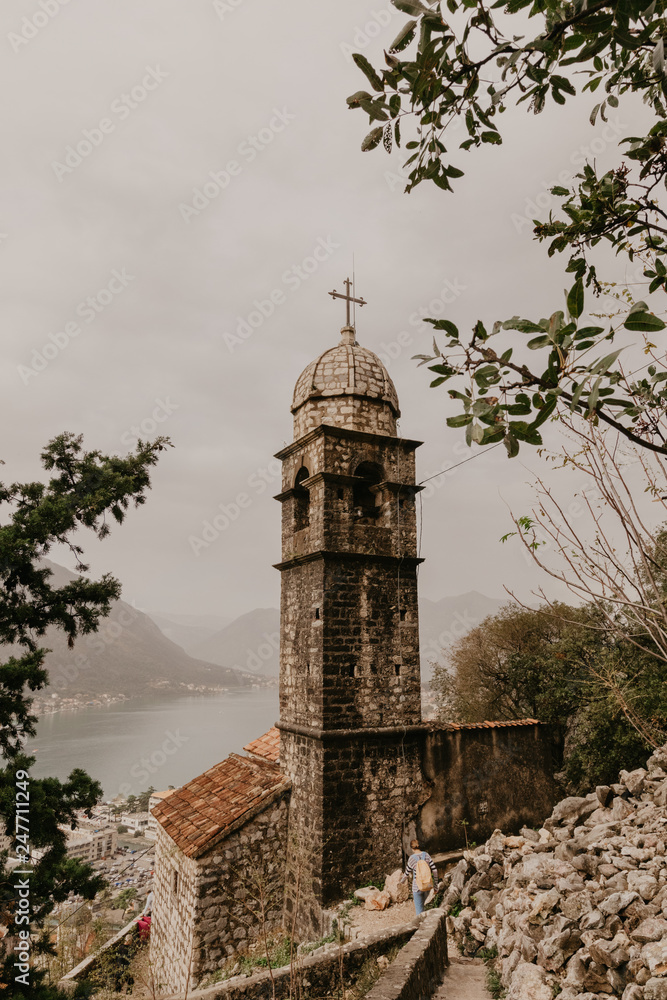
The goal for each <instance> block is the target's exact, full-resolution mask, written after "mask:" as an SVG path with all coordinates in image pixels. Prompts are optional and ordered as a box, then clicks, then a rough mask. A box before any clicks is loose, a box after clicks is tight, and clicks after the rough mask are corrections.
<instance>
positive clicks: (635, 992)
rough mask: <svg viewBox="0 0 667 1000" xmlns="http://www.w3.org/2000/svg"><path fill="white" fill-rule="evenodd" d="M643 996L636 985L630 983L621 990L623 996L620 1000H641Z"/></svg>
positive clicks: (641, 990)
mask: <svg viewBox="0 0 667 1000" xmlns="http://www.w3.org/2000/svg"><path fill="white" fill-rule="evenodd" d="M643 996H644V990H643V989H642V987H641V986H638V985H637V983H630V985H629V986H626V987H625V989H624V990H623V996H622V998H621V1000H642V998H643Z"/></svg>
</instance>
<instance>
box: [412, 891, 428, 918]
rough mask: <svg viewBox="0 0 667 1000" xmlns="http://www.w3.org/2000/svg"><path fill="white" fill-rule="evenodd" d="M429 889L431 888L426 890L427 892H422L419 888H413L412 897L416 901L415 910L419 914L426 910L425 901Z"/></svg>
mask: <svg viewBox="0 0 667 1000" xmlns="http://www.w3.org/2000/svg"><path fill="white" fill-rule="evenodd" d="M429 891H430V890H428V889H427V890H426V892H420V890H419V889H413V890H412V898H413V899H414V901H415V912H416V913H417V914H420V913H423V912H424V903H425V902H426V897H427V896H428V894H429Z"/></svg>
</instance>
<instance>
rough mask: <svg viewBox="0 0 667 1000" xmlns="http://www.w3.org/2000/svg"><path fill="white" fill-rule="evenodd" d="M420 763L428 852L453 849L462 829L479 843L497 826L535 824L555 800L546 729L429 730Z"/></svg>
mask: <svg viewBox="0 0 667 1000" xmlns="http://www.w3.org/2000/svg"><path fill="white" fill-rule="evenodd" d="M422 767H423V775H424V780H425V781H426V782H427V783H428V784H429V785H430V788H431V795H430V798H429V799H428V801H427V802H426V803H425V805H424V806H423V807H422V809H421V811H420V816H419V824H418V831H419V837H420V842H421V844H422V847H424V849H426V850H428V851H430V852H431V853H437V852H439V851H449V850H454V849H456V848H458V847H460V846H461V845H462V844H464V843H465V838H466V834H467V837H468V840H469V841H475V842H476V843H481V842H482V841H484V840H486V839H487V837H489V836H490V835H491V834H492V833H493V831H494V829H496V828H500V829H502V830H505V831H506V832H507V833H518V831H519V830H520V828H521V827H522V826H534V825H535V824H537V825H538V826H539V825H541V822H542V819H543V818H544V816H547V815H548V814H549V812H550V811H551V809H552V807H553V805H554V803H555V802H556V801H557V799H558V790H557V787H556V784H555V782H554V780H553V774H554V771H555V770H557V760H556V759H555V753H554V746H553V740H552V736H551V730H550V727H549V726H542V725H523V726H499V727H494V728H488V729H486V728H484V729H482V728H480V729H476V728H475V729H473V728H465V727H464V728H462V729H458V730H449V729H431V730H430V731H428V732H427V733H426V734H425V740H424V752H423V761H422ZM464 820H465V821H466V824H467V826H465V827H464V825H463V821H464Z"/></svg>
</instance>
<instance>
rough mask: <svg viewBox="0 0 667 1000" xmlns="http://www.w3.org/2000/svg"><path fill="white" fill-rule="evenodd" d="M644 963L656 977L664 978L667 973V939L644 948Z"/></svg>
mask: <svg viewBox="0 0 667 1000" xmlns="http://www.w3.org/2000/svg"><path fill="white" fill-rule="evenodd" d="M642 961H643V962H644V965H646V966H648V968H649V969H650V971H651V972H652V973H653V975H654V976H655V975H656V974H657V975H659V976H664V975H665V973H666V972H667V939H665V940H663V941H654V942H653V943H651V944H645V945H644V947H643V948H642Z"/></svg>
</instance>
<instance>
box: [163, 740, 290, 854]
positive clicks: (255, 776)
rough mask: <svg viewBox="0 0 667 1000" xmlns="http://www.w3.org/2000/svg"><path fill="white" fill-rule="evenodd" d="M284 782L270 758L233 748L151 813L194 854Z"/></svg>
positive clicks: (284, 786)
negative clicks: (213, 765) (243, 753)
mask: <svg viewBox="0 0 667 1000" xmlns="http://www.w3.org/2000/svg"><path fill="white" fill-rule="evenodd" d="M289 787H290V782H289V781H288V780H287V779H286V778H285V776H284V775H283V774H281V771H280V768H279V767H278V766H277V765H276V764H273V763H270V762H269V761H266V760H260V759H258V758H256V757H255V758H252V757H241V756H240V755H239V754H235V753H233V754H230V755H229V757H227V759H226V760H223V761H222V762H221V763H220V764H216V765H215V767H211V768H209V770H208V771H204V773H203V774H200V775H199V777H197V778H193V779H192V781H188V783H187V784H185V785H183V786H182V787H181V788H177V789H175V790H174V792H173V793H172V794H171V795H170V796H169V797H168V798H166V799H163V800H162V802H159V803H158V804H157V805H156V806H155V809H154V810H153V815H154V816H155V818H156V820H157V821H158V823H159V824H160V825H161V826H162V827H163V828H164V830H165V831H166V832H167V833H168V834H169V836H170V837H171V839H172V840H173V841H174V842H175V843H176V845H177V846H178V847H180V849H181V850H182V851H183V853H184V854H187V856H188V857H190V858H195V857H197V856H198V855H199V854H202V853H203V852H204V851H205V850H206V849H207V848H209V847H211V846H212V845H213V843H215V842H216V841H217V840H220V839H222V837H223V836H225V834H226V833H227V832H229V831H230V828H231V827H232V826H234V825H235V824H236V823H237V821H239V820H242V819H243V818H244V817H245V818H246V819H249V818H250V816H251V815H254V814H255V812H258V811H259V808H260V807H263V806H264V804H265V803H267V802H268V801H269V800H270V799H272V798H274V797H276V796H277V795H278V794H280V793H281V792H283V791H285V790H286V789H287V788H289Z"/></svg>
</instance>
